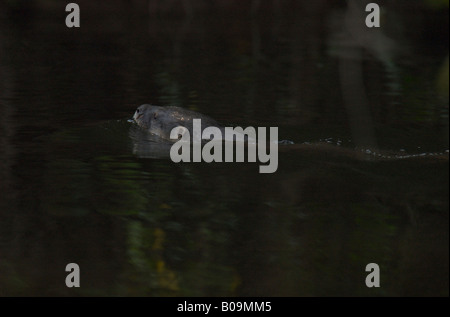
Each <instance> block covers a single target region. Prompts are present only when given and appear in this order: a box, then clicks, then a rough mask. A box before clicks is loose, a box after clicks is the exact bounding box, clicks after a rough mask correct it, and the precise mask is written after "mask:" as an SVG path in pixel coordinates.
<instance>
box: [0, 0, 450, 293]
mask: <svg viewBox="0 0 450 317" xmlns="http://www.w3.org/2000/svg"><path fill="white" fill-rule="evenodd" d="M77 3H78V4H79V5H80V7H81V27H80V28H78V29H75V28H73V29H69V28H67V27H66V26H65V24H64V20H65V16H66V12H65V11H64V6H65V3H63V2H61V1H44V0H42V1H9V2H6V3H4V2H2V3H0V295H3V296H11V295H26V296H34V295H41V296H47V295H58V296H59V295H62V296H66V295H68V296H72V295H82V296H90V295H101V296H110V295H121V296H133V295H137V296H161V295H170V296H222V295H233V296H234V295H236V296H280V295H281V296H284V295H286V296H335V295H339V296H403V295H412V296H436V295H438V296H441V295H446V296H448V289H449V278H448V272H449V261H448V259H449V236H448V232H449V224H448V223H449V222H448V220H449V219H448V211H449V198H448V190H449V181H448V6H445V4H444V6H443V7H440V6H439V5H438V3H439V1H428V2H426V1H415V2H411V1H395V4H393V3H392V2H391V1H389V2H388V5H387V6H385V7H382V10H383V11H382V12H383V18H382V27H381V28H379V29H377V30H374V29H371V30H370V31H369V30H368V29H367V28H365V26H364V24H363V23H364V19H365V14H366V13H365V12H364V6H363V5H361V4H360V3H359V2H350V3H349V6H346V5H345V4H344V3H343V4H336V2H335V1H282V0H279V1H247V2H245V1H219V0H215V1H191V2H189V1H186V2H185V3H186V5H185V6H182V5H180V3H181V2H180V3H179V2H177V1H173V2H170V1H164V2H163V1H159V2H158V1H108V4H107V5H106V4H103V2H102V3H101V4H100V1H97V2H96V1H78V2H77ZM355 3H356V6H355ZM379 3H380V4H383V2H381V1H380V2H379ZM447 5H448V3H447ZM149 102H151V103H155V104H159V105H178V106H183V107H186V108H189V109H192V110H197V111H200V112H202V113H205V114H208V115H210V116H212V117H213V118H215V119H217V120H218V121H220V122H223V123H224V124H227V125H233V126H235V125H242V126H276V127H278V128H279V137H280V139H286V140H291V141H294V142H295V145H290V146H289V145H286V146H280V147H279V166H278V170H277V171H276V172H275V173H273V174H260V173H258V164H255V163H213V164H206V163H180V164H175V163H173V162H171V161H170V160H169V159H167V151H168V148H167V147H165V146H164V145H161V144H157V143H156V144H155V143H154V142H149V141H147V140H145V139H143V138H142V137H141V136H140V132H139V131H136V129H135V127H134V126H133V125H132V124H131V123H129V122H128V121H127V119H129V118H130V117H131V116H132V114H133V112H134V110H135V108H136V107H137V106H138V105H140V104H142V103H149ZM73 262H74V263H77V264H78V265H79V266H80V270H81V281H80V282H81V287H80V288H67V287H66V286H65V278H66V275H67V274H68V273H67V272H65V267H66V265H67V264H68V263H73ZM368 263H377V264H378V265H379V266H380V278H381V287H379V288H368V287H366V285H365V278H366V275H367V274H368V272H366V271H365V267H366V265H367V264H368Z"/></svg>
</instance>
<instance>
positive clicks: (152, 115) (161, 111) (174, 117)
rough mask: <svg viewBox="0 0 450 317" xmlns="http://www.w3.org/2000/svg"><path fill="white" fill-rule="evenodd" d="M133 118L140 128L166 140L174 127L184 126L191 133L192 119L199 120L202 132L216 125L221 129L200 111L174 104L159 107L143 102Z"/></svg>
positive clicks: (217, 124) (217, 125)
mask: <svg viewBox="0 0 450 317" xmlns="http://www.w3.org/2000/svg"><path fill="white" fill-rule="evenodd" d="M133 119H134V121H135V122H136V123H137V124H138V125H139V126H140V127H141V128H143V129H145V130H147V131H148V132H150V133H152V134H155V135H157V136H159V137H161V138H163V139H167V140H171V139H170V132H171V131H172V129H173V128H176V127H182V128H185V129H187V130H188V131H189V133H190V134H191V135H192V133H193V120H194V119H200V120H201V131H202V132H203V130H204V129H205V128H207V127H218V128H219V129H220V130H221V131H223V128H222V127H221V126H220V125H219V123H218V122H217V121H216V120H214V119H212V118H210V117H208V116H206V115H203V114H201V113H198V112H195V111H191V110H187V109H183V108H180V107H174V106H169V107H160V106H153V105H149V104H144V105H141V106H139V107H138V108H137V110H136V112H135V113H134V116H133ZM200 138H201V137H200Z"/></svg>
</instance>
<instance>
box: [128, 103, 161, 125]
mask: <svg viewBox="0 0 450 317" xmlns="http://www.w3.org/2000/svg"><path fill="white" fill-rule="evenodd" d="M157 108H158V107H156V106H152V105H149V104H143V105H141V106H139V107H138V108H137V109H136V112H135V113H134V115H133V119H134V121H135V122H136V123H137V125H138V126H140V127H143V128H146V129H149V128H151V122H152V120H153V119H156V117H157V116H158V113H157Z"/></svg>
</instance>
